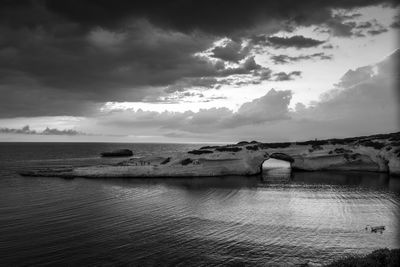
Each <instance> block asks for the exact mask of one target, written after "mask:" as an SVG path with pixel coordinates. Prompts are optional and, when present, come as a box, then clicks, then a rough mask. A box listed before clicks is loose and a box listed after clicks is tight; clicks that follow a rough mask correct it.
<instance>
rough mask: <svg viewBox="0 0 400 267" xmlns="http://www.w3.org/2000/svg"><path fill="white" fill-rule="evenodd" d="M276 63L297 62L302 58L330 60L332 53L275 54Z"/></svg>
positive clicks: (274, 60) (273, 58) (273, 57)
mask: <svg viewBox="0 0 400 267" xmlns="http://www.w3.org/2000/svg"><path fill="white" fill-rule="evenodd" d="M271 59H272V61H273V62H274V63H275V64H287V63H290V62H297V61H301V60H310V59H314V60H315V59H319V60H330V59H332V55H326V54H325V53H322V52H321V53H314V54H311V55H300V56H294V57H292V56H288V55H275V56H272V57H271Z"/></svg>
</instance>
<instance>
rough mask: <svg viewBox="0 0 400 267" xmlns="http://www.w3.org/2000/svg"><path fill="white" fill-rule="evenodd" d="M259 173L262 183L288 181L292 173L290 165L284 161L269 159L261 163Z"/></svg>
mask: <svg viewBox="0 0 400 267" xmlns="http://www.w3.org/2000/svg"><path fill="white" fill-rule="evenodd" d="M261 173H262V177H263V180H264V181H269V182H284V181H289V179H290V176H291V173H292V167H291V163H290V162H289V161H286V160H281V159H275V158H269V159H266V160H265V161H264V162H263V163H262V165H261Z"/></svg>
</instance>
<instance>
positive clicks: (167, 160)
mask: <svg viewBox="0 0 400 267" xmlns="http://www.w3.org/2000/svg"><path fill="white" fill-rule="evenodd" d="M170 161H171V158H169V157H168V158H166V159H164V160H163V161H162V162H161V164H162V165H164V164H167V163H168V162H170Z"/></svg>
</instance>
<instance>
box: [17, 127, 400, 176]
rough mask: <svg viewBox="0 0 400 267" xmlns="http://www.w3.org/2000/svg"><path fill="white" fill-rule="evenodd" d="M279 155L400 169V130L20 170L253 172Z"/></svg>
mask: <svg viewBox="0 0 400 267" xmlns="http://www.w3.org/2000/svg"><path fill="white" fill-rule="evenodd" d="M269 157H271V158H276V159H281V160H285V161H288V162H291V166H292V168H293V169H299V170H307V171H316V170H343V171H349V170H357V171H376V172H388V173H390V174H392V175H400V133H393V134H383V135H373V136H363V137H354V138H345V139H327V140H314V141H306V142H295V143H261V142H256V141H252V142H245V141H243V142H239V143H238V144H234V145H227V146H206V147H202V148H200V149H198V150H193V151H188V152H183V153H176V154H173V155H170V156H169V157H147V158H140V159H130V160H126V161H122V162H120V163H118V164H115V165H102V166H89V167H77V168H72V169H47V170H40V171H25V172H21V174H22V175H30V176H62V177H89V178H95V177H191V176H224V175H255V174H259V173H260V172H261V167H262V163H263V162H264V161H265V160H266V159H268V158H269Z"/></svg>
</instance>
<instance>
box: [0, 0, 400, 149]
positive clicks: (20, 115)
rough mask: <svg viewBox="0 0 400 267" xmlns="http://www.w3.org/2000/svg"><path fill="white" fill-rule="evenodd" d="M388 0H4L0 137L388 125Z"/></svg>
mask: <svg viewBox="0 0 400 267" xmlns="http://www.w3.org/2000/svg"><path fill="white" fill-rule="evenodd" d="M399 28H400V16H399V5H398V1H389V0H388V1H385V0H346V1H343V0H329V1H321V0H304V1H289V0H279V1H265V0H264V1H261V0H260V1H254V0H253V1H252V0H237V1H235V0H230V1H228V0H218V1H216V0H212V1H211V0H201V1H197V0H192V1H189V0H170V1H153V0H146V1H119V0H113V1H105V0H98V1H96V0H68V1H55V0H53V1H52V0H47V1H46V0H37V1H34V0H32V1H29V0H26V1H25V0H3V1H1V2H0V141H115V142H236V141H240V140H260V141H288V140H291V141H294V140H305V139H314V138H330V137H346V136H357V135H367V134H373V133H388V132H396V131H400V125H399V124H400V123H399V122H400V110H399V106H400V105H399V104H400V96H399V89H398V88H399V87H398V82H399V69H398V62H399V57H400V52H399V50H398V48H399V42H398V39H399Z"/></svg>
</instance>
